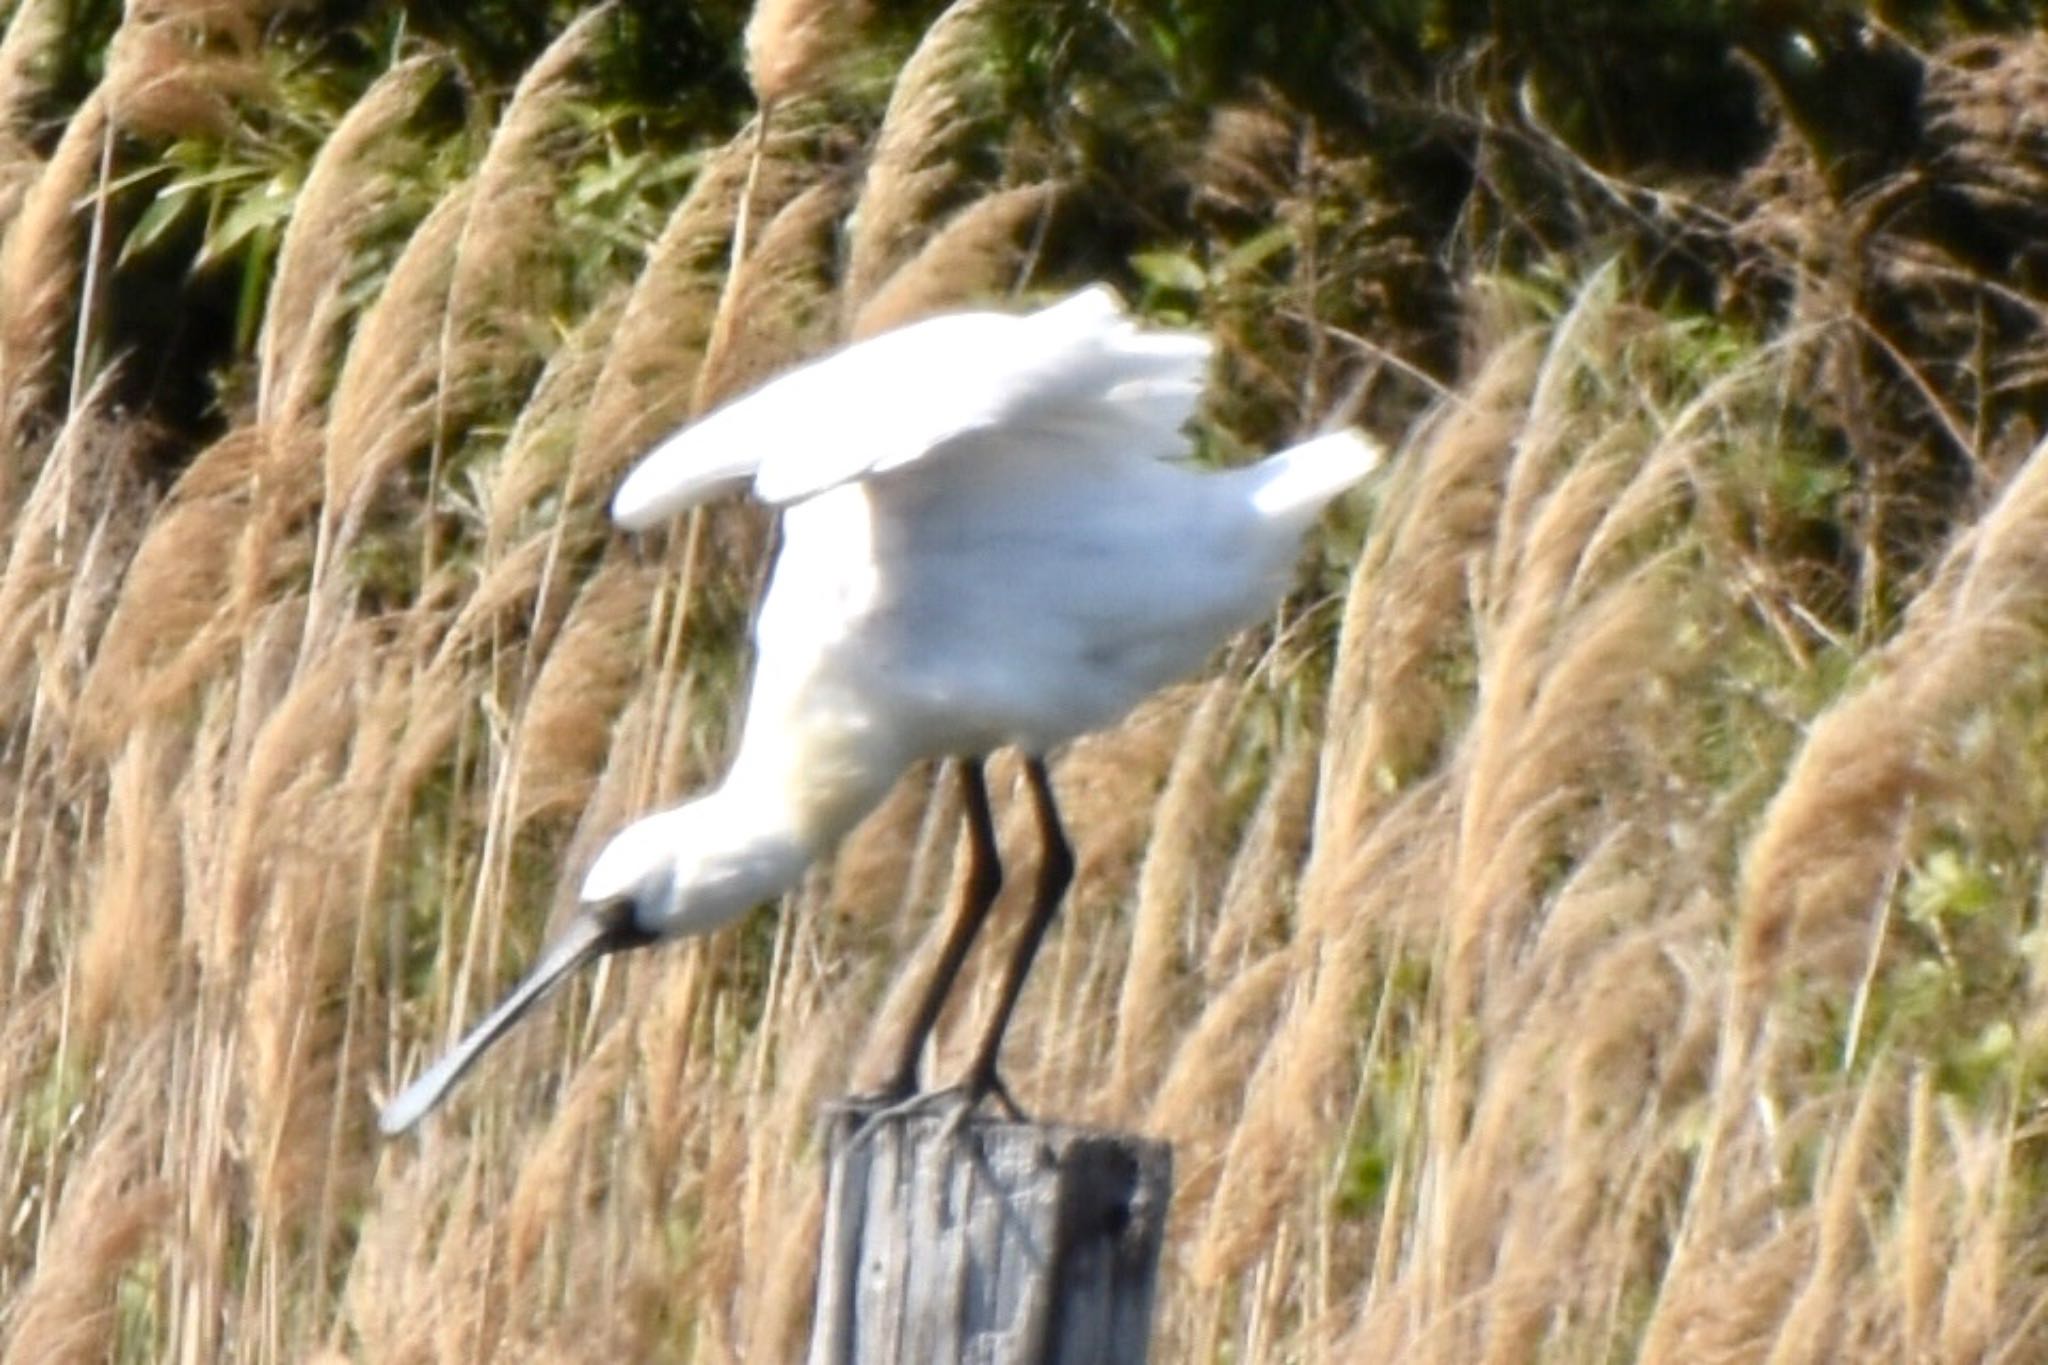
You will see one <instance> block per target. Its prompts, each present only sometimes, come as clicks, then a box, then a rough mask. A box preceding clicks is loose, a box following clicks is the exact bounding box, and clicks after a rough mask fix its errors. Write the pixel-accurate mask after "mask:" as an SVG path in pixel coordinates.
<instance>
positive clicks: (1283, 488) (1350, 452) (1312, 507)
mask: <svg viewBox="0 0 2048 1365" xmlns="http://www.w3.org/2000/svg"><path fill="white" fill-rule="evenodd" d="M1385 458H1386V450H1385V448H1384V447H1382V446H1381V445H1380V444H1379V443H1378V442H1377V441H1374V440H1371V439H1369V438H1368V437H1366V436H1364V435H1362V434H1360V433H1359V432H1356V431H1333V432H1331V433H1330V434H1329V435H1327V436H1318V437H1316V438H1315V439H1314V440H1312V441H1304V442H1302V443H1301V444H1300V445H1298V446H1290V447H1289V448H1287V449H1286V450H1283V451H1281V452H1280V453H1279V454H1277V455H1272V456H1269V457H1268V458H1266V459H1265V460H1262V461H1260V462H1259V463H1258V464H1256V465H1254V466H1252V468H1251V470H1250V473H1251V475H1252V477H1253V479H1254V480H1255V482H1254V484H1253V487H1252V506H1254V507H1256V508H1258V510H1259V511H1260V512H1261V513H1262V514H1263V515H1265V516H1267V517H1269V518H1271V519H1272V520H1274V521H1299V522H1303V523H1306V522H1309V521H1311V520H1313V519H1314V518H1315V516H1316V514H1317V513H1319V512H1321V511H1322V510H1323V505H1324V504H1325V503H1327V502H1329V501H1330V499H1332V498H1334V497H1336V496H1337V495H1338V494H1339V493H1342V492H1343V491H1344V490H1345V489H1347V488H1349V487H1351V486H1352V485H1353V484H1355V483H1357V482H1358V481H1359V480H1361V479H1363V478H1364V477H1365V476H1366V475H1368V474H1370V473H1372V472H1373V470H1375V469H1378V468H1379V466H1380V461H1382V460H1383V459H1385Z"/></svg>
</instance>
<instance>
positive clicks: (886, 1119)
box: [849, 1067, 1029, 1145]
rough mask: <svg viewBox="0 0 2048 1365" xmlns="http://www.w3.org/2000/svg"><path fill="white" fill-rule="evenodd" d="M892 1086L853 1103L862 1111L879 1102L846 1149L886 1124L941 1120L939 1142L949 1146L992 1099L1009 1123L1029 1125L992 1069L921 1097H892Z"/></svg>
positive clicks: (975, 1072)
mask: <svg viewBox="0 0 2048 1365" xmlns="http://www.w3.org/2000/svg"><path fill="white" fill-rule="evenodd" d="M893 1090H894V1086H893V1085H892V1086H885V1087H883V1089H882V1090H881V1091H880V1092H877V1093H876V1094H874V1095H864V1096H861V1097H859V1099H857V1100H856V1101H855V1103H857V1104H860V1105H862V1106H863V1107H865V1106H866V1104H867V1103H868V1102H870V1101H879V1107H877V1108H875V1109H874V1111H873V1112H872V1113H870V1114H868V1115H867V1117H866V1118H865V1119H863V1120H862V1121H861V1125H860V1127H859V1128H858V1129H856V1130H855V1131H854V1134H853V1137H852V1138H851V1139H849V1145H858V1144H860V1143H862V1142H866V1141H867V1140H868V1139H869V1138H870V1137H872V1136H874V1134H875V1132H876V1130H878V1129H879V1128H880V1127H881V1126H882V1125H883V1124H885V1123H893V1122H897V1121H900V1120H903V1119H910V1118H923V1117H930V1116H938V1117H942V1118H943V1119H944V1120H945V1122H944V1124H943V1125H942V1126H941V1128H940V1129H939V1141H940V1142H942V1143H945V1142H951V1141H952V1140H953V1139H954V1138H955V1137H957V1136H958V1135H959V1133H960V1129H961V1127H962V1126H963V1125H964V1124H965V1123H966V1122H967V1121H968V1120H969V1119H971V1118H973V1117H974V1115H975V1113H976V1111H978V1110H979V1109H980V1108H981V1106H982V1104H983V1103H984V1102H985V1101H987V1100H989V1099H991V1098H993V1099H994V1100H995V1101H996V1103H997V1104H999V1105H1001V1106H1002V1108H1003V1110H1004V1112H1005V1114H1006V1115H1007V1116H1008V1117H1009V1118H1010V1120H1011V1121H1012V1122H1017V1123H1023V1122H1028V1121H1029V1116H1028V1115H1027V1114H1025V1112H1024V1107H1023V1106H1022V1105H1020V1104H1018V1103H1017V1099H1016V1097H1015V1096H1014V1095H1012V1094H1011V1093H1010V1087H1009V1086H1007V1085H1005V1084H1004V1083H1003V1078H1002V1077H1001V1076H1000V1075H999V1074H997V1072H996V1070H995V1068H994V1067H977V1068H975V1069H974V1070H972V1071H970V1072H968V1074H967V1076H966V1077H965V1078H964V1079H962V1080H961V1081H960V1083H959V1084H958V1085H949V1086H947V1087H946V1088H945V1089H943V1090H927V1091H923V1092H920V1093H913V1094H908V1095H900V1096H896V1097H894V1098H892V1097H891V1094H892V1091H893Z"/></svg>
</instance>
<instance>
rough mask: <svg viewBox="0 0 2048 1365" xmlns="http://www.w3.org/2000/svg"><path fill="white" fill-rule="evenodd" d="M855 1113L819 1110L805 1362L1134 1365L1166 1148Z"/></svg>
mask: <svg viewBox="0 0 2048 1365" xmlns="http://www.w3.org/2000/svg"><path fill="white" fill-rule="evenodd" d="M872 1114H873V1111H872V1110H871V1109H869V1108H864V1107H862V1106H860V1105H857V1104H848V1105H844V1106H838V1107H835V1108H834V1109H833V1110H832V1111H831V1112H830V1114H829V1115H828V1120H827V1121H828V1123H829V1125H830V1143H831V1148H830V1150H831V1161H830V1174H829V1177H828V1182H829V1183H828V1186H827V1192H826V1208H825V1225H824V1231H823V1234H822V1237H823V1245H822V1246H821V1248H820V1255H819V1268H818V1301H817V1309H816V1317H815V1319H814V1322H813V1326H812V1335H811V1350H810V1356H809V1365H1112V1363H1113V1365H1142V1362H1143V1361H1144V1360H1145V1359H1146V1341H1147V1337H1148V1335H1149V1333H1150V1330H1151V1320H1152V1297H1153V1286H1154V1283H1155V1281H1156V1278H1157V1271H1158V1264H1159V1251H1160V1241H1161V1235H1162V1233H1163V1231H1164V1227H1165V1222H1166V1205H1167V1199H1168V1197H1169V1195H1170V1193H1171V1189H1172V1164H1173V1158H1172V1151H1171V1149H1170V1148H1169V1147H1168V1146H1167V1145H1166V1144H1165V1143H1163V1142H1157V1141H1154V1140H1151V1139H1147V1138H1140V1137H1134V1136H1131V1135H1129V1134H1123V1133H1109V1132H1102V1131H1099V1130H1093V1129H1086V1128H1075V1127H1070V1126H1067V1125H1063V1124H1034V1123H1009V1122H999V1121H996V1120H993V1119H982V1118H977V1119H973V1120H970V1121H968V1122H966V1123H964V1124H961V1125H960V1126H959V1127H958V1129H957V1130H948V1128H947V1126H946V1122H945V1118H944V1117H943V1116H942V1115H939V1114H911V1115H896V1116H891V1117H888V1118H884V1119H881V1120H879V1121H877V1122H875V1123H873V1124H872V1125H869V1124H868V1121H869V1119H870V1118H871V1117H872ZM864 1126H865V1131H863V1128H864Z"/></svg>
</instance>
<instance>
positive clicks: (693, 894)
mask: <svg viewBox="0 0 2048 1365" xmlns="http://www.w3.org/2000/svg"><path fill="white" fill-rule="evenodd" d="M771 823H772V822H771ZM810 859H811V855H810V851H809V850H808V849H806V848H805V847H803V845H802V843H801V842H800V841H799V840H798V839H796V838H795V836H793V835H791V834H789V833H788V832H787V831H785V830H782V829H780V828H771V827H768V826H767V825H764V823H763V822H761V821H759V820H754V819H747V818H745V813H744V812H743V811H742V810H739V809H736V808H735V806H734V804H733V803H732V802H731V801H730V800H729V799H727V798H723V797H719V796H711V797H706V798H703V799H700V800H697V801H692V802H689V803H687V804H685V805H681V806H677V807H676V808H675V809H673V810H665V811H657V812H656V813H655V814H653V815H648V816H644V817H642V818H641V819H638V820H635V821H634V822H633V823H632V824H630V825H628V826H626V827H625V828H624V829H622V830H620V831H619V832H618V833H617V834H616V835H614V836H613V837H612V839H611V842H609V843H607V844H606V845H605V846H604V848H603V849H602V850H600V851H599V853H598V855H597V861H596V862H594V863H592V864H591V867H590V871H589V873H588V874H587V875H586V876H585V877H584V879H583V889H582V891H581V893H580V899H581V900H582V902H583V904H584V906H585V907H586V908H591V909H595V908H597V907H601V906H618V907H622V908H626V912H627V913H630V915H631V917H632V922H633V924H634V926H635V927H636V928H637V929H639V930H640V931H641V932H643V933H645V934H647V935H648V936H649V937H659V938H675V937H678V936H682V935H694V934H707V933H710V932H711V931H712V930H714V929H717V928H719V927H721V926H722V925H725V924H727V923H730V922H731V921H732V920H734V919H737V918H738V917H739V916H740V915H742V914H744V913H746V912H747V911H748V910H750V909H752V908H753V907H754V906H756V905H759V904H760V903H761V902H762V901H765V900H769V899H772V898H773V897H776V896H779V895H781V894H782V893H783V892H784V891H787V890H788V889H789V888H790V887H791V886H794V885H795V884H796V881H797V879H798V878H799V877H800V876H802V875H803V870H804V867H805V866H806V865H807V864H808V863H809V862H810Z"/></svg>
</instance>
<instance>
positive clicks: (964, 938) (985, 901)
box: [880, 758, 1003, 1100]
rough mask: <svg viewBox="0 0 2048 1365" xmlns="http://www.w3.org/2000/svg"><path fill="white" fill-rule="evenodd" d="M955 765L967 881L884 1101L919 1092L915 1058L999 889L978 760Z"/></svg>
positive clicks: (985, 791)
mask: <svg viewBox="0 0 2048 1365" xmlns="http://www.w3.org/2000/svg"><path fill="white" fill-rule="evenodd" d="M956 766H957V768H958V771H959V775H960V800H961V804H962V805H963V806H964V807H965V813H966V820H967V882H966V885H965V886H964V887H963V888H962V891H961V897H960V904H959V906H958V907H957V908H956V909H955V910H954V912H953V922H952V925H951V927H950V928H948V929H947V931H946V942H945V944H944V946H942V947H941V948H940V949H939V960H938V962H937V964H936V965H934V966H933V968H932V977H931V980H930V982H928V983H927V984H926V986H925V991H924V996H923V998H921V999H920V1000H919V1001H918V1003H917V1013H916V1014H914V1015H912V1016H911V1020H910V1028H909V1030H908V1031H907V1032H906V1033H905V1035H904V1038H903V1051H902V1052H901V1053H899V1054H898V1055H897V1059H896V1068H895V1070H894V1071H893V1072H891V1073H890V1076H889V1079H888V1081H887V1082H885V1083H884V1085H883V1086H882V1091H881V1095H880V1098H882V1099H884V1100H900V1099H904V1098H906V1097H908V1096H910V1095H914V1094H916V1093H917V1063H918V1059H919V1058H920V1057H922V1056H923V1055H924V1045H925V1043H926V1042H928V1041H929V1040H930V1038H931V1034H932V1026H933V1025H934V1024H936V1023H938V1021H939V1011H940V1010H941V1009H942V1008H944V1007H945V1003H946V996H947V995H948V994H949V993H950V992H951V991H952V989H953V982H954V981H955V980H956V979H957V978H958V977H959V975H960V964H961V963H963V962H965V961H966V960H967V950H968V949H969V948H971V947H973V946H974V936H975V935H976V934H978V933H980V932H981V926H982V924H983V923H984V922H985V921H986V920H987V919H988V911H989V907H990V906H991V905H993V904H995V899H996V892H997V891H998V890H1000V889H1001V888H1002V885H1003V865H1002V863H1001V861H1000V860H999V859H998V858H997V856H996V825H995V820H994V818H993V817H992V816H991V815H990V814H989V807H988V784H987V782H986V781H985V780H984V779H983V777H982V774H981V760H980V759H978V758H962V759H959V760H957V761H956Z"/></svg>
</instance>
